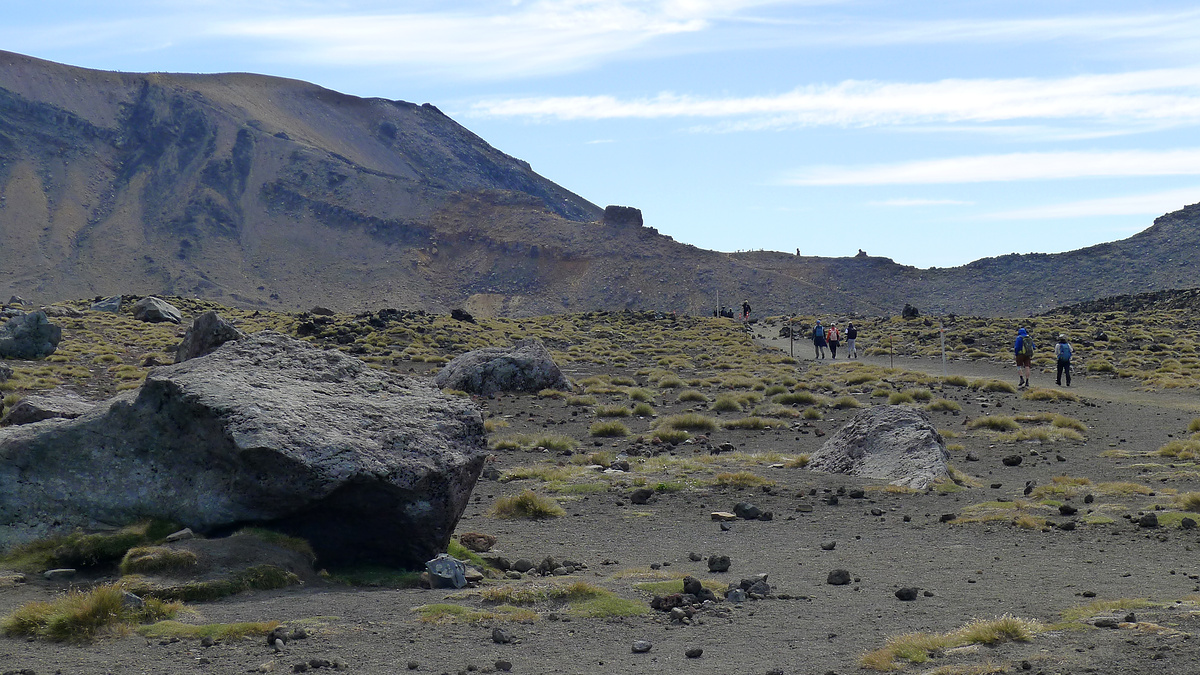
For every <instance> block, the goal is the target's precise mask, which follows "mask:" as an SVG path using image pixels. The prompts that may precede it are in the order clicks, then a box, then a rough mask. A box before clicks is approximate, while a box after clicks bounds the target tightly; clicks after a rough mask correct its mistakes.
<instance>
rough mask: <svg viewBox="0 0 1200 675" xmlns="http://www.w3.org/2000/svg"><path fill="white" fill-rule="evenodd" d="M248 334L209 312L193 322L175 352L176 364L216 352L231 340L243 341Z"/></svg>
mask: <svg viewBox="0 0 1200 675" xmlns="http://www.w3.org/2000/svg"><path fill="white" fill-rule="evenodd" d="M245 337H246V334H245V333H243V332H242V331H240V330H238V329H237V327H235V326H234V325H233V324H231V323H229V322H228V321H226V320H225V319H222V318H221V317H220V316H219V315H218V314H217V313H216V312H213V311H208V312H205V313H203V314H201V315H200V316H198V317H196V318H195V319H193V320H192V327H191V328H189V329H188V331H187V334H185V335H184V336H183V342H181V343H180V344H179V347H178V348H177V349H176V350H175V363H183V362H184V361H187V360H188V359H194V358H196V357H197V356H204V355H205V354H211V353H212V352H214V351H216V349H217V347H220V346H221V345H223V344H225V343H226V342H229V341H231V340H241V339H244V338H245Z"/></svg>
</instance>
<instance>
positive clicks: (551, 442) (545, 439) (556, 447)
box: [532, 435, 579, 452]
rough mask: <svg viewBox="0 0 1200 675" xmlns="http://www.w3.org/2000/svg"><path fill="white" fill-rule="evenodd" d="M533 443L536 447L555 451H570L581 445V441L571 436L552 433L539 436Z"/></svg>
mask: <svg viewBox="0 0 1200 675" xmlns="http://www.w3.org/2000/svg"><path fill="white" fill-rule="evenodd" d="M532 445H533V447H535V448H545V449H547V450H553V451H554V452H569V451H571V450H574V449H575V446H577V445H579V441H577V440H575V439H574V438H571V437H570V436H558V435H550V436H539V437H538V438H537V439H535V440H534V441H533V444H532Z"/></svg>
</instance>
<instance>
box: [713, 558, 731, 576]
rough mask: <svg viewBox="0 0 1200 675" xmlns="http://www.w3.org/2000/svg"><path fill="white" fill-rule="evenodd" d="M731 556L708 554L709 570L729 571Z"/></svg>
mask: <svg viewBox="0 0 1200 675" xmlns="http://www.w3.org/2000/svg"><path fill="white" fill-rule="evenodd" d="M729 564H730V563H729V556H727V555H710V556H708V571H709V572H728V571H729Z"/></svg>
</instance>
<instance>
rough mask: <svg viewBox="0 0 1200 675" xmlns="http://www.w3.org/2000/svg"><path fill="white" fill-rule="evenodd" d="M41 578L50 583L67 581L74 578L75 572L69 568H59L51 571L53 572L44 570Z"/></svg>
mask: <svg viewBox="0 0 1200 675" xmlns="http://www.w3.org/2000/svg"><path fill="white" fill-rule="evenodd" d="M42 576H44V577H46V578H47V579H49V580H51V581H55V580H58V579H69V578H71V577H73V576H75V570H74V569H72V568H69V567H61V568H58V569H53V570H46V571H45V572H43V573H42Z"/></svg>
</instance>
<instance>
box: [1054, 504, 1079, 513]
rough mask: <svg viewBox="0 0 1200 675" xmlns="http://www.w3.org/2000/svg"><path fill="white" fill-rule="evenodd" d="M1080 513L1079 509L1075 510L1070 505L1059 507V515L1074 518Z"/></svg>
mask: <svg viewBox="0 0 1200 675" xmlns="http://www.w3.org/2000/svg"><path fill="white" fill-rule="evenodd" d="M1078 512H1079V509H1077V508H1075V507H1074V506H1071V505H1070V504H1063V505H1062V506H1059V507H1058V513H1059V515H1063V516H1073V515H1075V514H1076V513H1078Z"/></svg>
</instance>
